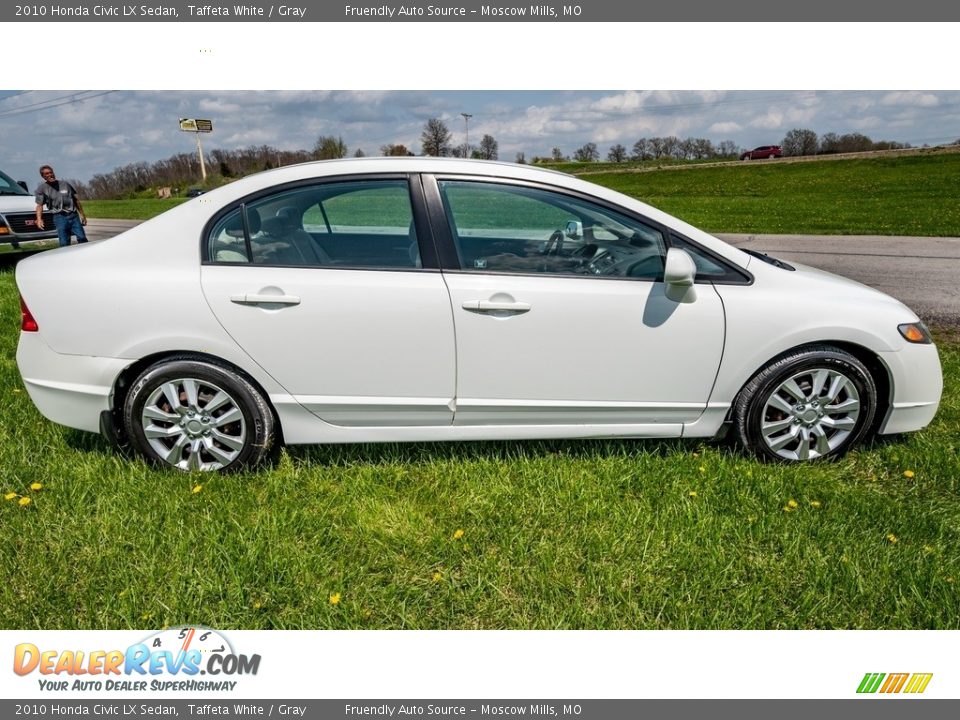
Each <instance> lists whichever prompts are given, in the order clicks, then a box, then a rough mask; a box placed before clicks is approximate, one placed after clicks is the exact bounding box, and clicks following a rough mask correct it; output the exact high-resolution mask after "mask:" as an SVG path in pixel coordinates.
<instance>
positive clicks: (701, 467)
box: [700, 465, 707, 473]
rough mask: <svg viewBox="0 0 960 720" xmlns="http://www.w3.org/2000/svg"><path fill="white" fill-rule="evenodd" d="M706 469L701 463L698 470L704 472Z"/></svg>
mask: <svg viewBox="0 0 960 720" xmlns="http://www.w3.org/2000/svg"><path fill="white" fill-rule="evenodd" d="M706 471H707V468H706V467H705V466H704V465H701V466H700V472H702V473H705V472H706Z"/></svg>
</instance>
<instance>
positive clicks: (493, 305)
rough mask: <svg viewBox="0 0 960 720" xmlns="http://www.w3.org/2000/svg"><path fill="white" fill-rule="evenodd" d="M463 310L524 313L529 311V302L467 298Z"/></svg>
mask: <svg viewBox="0 0 960 720" xmlns="http://www.w3.org/2000/svg"><path fill="white" fill-rule="evenodd" d="M462 307H463V309H464V310H470V311H471V312H481V313H483V312H498V311H499V312H512V313H525V312H529V311H530V303H523V302H498V301H496V300H467V301H466V302H465V303H463V306H462Z"/></svg>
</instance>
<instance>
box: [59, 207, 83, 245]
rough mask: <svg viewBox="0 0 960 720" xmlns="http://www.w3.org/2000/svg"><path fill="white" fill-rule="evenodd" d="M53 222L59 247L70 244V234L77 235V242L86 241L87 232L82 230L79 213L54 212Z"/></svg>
mask: <svg viewBox="0 0 960 720" xmlns="http://www.w3.org/2000/svg"><path fill="white" fill-rule="evenodd" d="M53 224H54V225H56V227H57V236H58V238H59V240H60V247H63V246H64V245H69V244H70V236H71V235H76V236H77V242H78V243H85V242H86V241H87V233H85V232H84V230H83V223H81V222H80V213H78V212H72V213H54V215H53Z"/></svg>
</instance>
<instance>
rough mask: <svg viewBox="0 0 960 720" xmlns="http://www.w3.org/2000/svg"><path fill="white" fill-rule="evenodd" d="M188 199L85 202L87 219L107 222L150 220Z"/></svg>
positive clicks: (84, 207)
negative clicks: (98, 219) (100, 219)
mask: <svg viewBox="0 0 960 720" xmlns="http://www.w3.org/2000/svg"><path fill="white" fill-rule="evenodd" d="M187 199H188V198H138V199H134V200H84V201H83V209H84V211H85V212H86V213H87V217H92V218H102V219H105V220H149V219H150V218H152V217H156V216H157V215H159V214H160V213H164V212H166V211H167V210H170V209H171V208H175V207H176V206H177V205H179V204H181V203H185V202H186V201H187Z"/></svg>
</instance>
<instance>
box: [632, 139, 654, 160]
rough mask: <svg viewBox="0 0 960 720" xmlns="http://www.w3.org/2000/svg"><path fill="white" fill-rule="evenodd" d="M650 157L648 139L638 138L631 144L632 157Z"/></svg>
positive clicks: (637, 158)
mask: <svg viewBox="0 0 960 720" xmlns="http://www.w3.org/2000/svg"><path fill="white" fill-rule="evenodd" d="M649 157H650V141H649V140H647V139H646V138H640V139H639V140H637V141H636V142H635V143H634V144H633V159H634V160H646V159H647V158H649Z"/></svg>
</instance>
